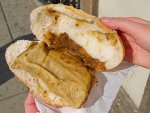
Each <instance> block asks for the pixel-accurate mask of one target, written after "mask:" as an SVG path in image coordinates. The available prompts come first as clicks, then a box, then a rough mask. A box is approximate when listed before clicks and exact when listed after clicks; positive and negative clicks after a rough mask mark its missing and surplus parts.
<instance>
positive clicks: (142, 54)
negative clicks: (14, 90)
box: [25, 17, 150, 113]
mask: <svg viewBox="0 0 150 113" xmlns="http://www.w3.org/2000/svg"><path fill="white" fill-rule="evenodd" d="M101 20H102V22H103V23H104V24H105V25H106V26H107V27H109V28H111V29H114V30H117V31H118V33H119V35H120V37H121V39H122V41H123V43H124V47H125V60H126V61H128V62H130V63H133V64H136V65H139V66H142V67H145V68H150V21H147V20H143V19H140V18H136V17H126V18H121V17H103V18H101ZM36 112H38V109H37V108H36V105H35V101H34V98H33V96H32V94H31V93H29V94H28V96H27V98H26V100H25V113H36Z"/></svg>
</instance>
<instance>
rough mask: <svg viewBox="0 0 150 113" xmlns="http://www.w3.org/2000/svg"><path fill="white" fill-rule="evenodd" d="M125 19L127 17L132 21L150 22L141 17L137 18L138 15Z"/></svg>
mask: <svg viewBox="0 0 150 113" xmlns="http://www.w3.org/2000/svg"><path fill="white" fill-rule="evenodd" d="M126 19H128V20H130V21H133V22H138V23H141V24H150V21H148V20H144V19H141V18H138V17H126Z"/></svg>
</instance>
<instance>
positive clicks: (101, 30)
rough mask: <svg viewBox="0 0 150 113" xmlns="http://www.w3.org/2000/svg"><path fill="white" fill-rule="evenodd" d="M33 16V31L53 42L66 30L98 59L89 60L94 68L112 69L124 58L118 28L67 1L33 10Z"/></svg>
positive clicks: (78, 43)
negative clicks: (105, 24) (52, 39)
mask: <svg viewBox="0 0 150 113" xmlns="http://www.w3.org/2000/svg"><path fill="white" fill-rule="evenodd" d="M30 19H31V30H32V32H33V34H34V35H36V37H37V38H38V39H39V40H41V41H45V42H46V43H47V44H49V46H50V45H51V42H48V41H49V40H51V39H50V38H51V35H52V34H53V35H55V37H56V38H57V36H60V34H63V33H65V34H66V35H67V37H69V38H70V39H71V40H72V41H73V42H74V43H76V44H77V45H79V46H80V47H82V50H84V51H85V53H86V54H87V55H88V56H90V57H91V58H92V60H93V59H94V60H95V62H94V64H93V62H92V64H89V67H92V69H94V70H98V71H103V70H109V69H112V68H114V67H116V66H118V65H119V64H120V63H121V62H122V60H123V58H124V47H123V44H122V41H121V39H120V37H119V36H118V34H117V32H116V31H114V30H111V29H109V28H107V27H106V26H104V25H103V23H102V22H101V20H100V19H98V18H97V17H95V16H92V15H89V14H87V13H85V12H83V11H82V10H78V9H75V8H73V7H71V6H65V5H63V4H50V5H46V6H42V7H39V8H36V9H35V10H33V11H32V13H31V16H30ZM63 43H64V42H63ZM60 44H62V43H60ZM79 51H80V50H79ZM81 56H82V55H81ZM86 62H90V60H87V61H86Z"/></svg>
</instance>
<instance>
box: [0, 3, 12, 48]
mask: <svg viewBox="0 0 150 113" xmlns="http://www.w3.org/2000/svg"><path fill="white" fill-rule="evenodd" d="M11 41H12V40H11V36H10V34H9V31H8V27H7V23H6V21H5V18H4V15H3V12H2V6H1V4H0V47H1V46H4V45H5V44H7V43H8V42H11Z"/></svg>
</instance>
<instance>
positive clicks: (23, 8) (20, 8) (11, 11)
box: [1, 0, 36, 39]
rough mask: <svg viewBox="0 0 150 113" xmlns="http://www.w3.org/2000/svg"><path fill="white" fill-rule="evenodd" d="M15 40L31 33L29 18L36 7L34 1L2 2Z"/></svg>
mask: <svg viewBox="0 0 150 113" xmlns="http://www.w3.org/2000/svg"><path fill="white" fill-rule="evenodd" d="M1 5H2V7H3V10H4V13H5V16H6V19H7V22H8V25H9V28H10V31H11V34H12V37H13V39H15V38H17V37H19V36H22V35H27V34H29V33H31V30H30V21H29V19H30V18H29V16H30V12H31V11H32V9H34V8H35V7H36V6H35V4H34V2H33V0H1Z"/></svg>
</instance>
